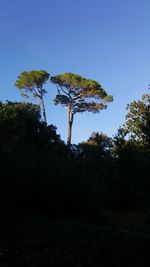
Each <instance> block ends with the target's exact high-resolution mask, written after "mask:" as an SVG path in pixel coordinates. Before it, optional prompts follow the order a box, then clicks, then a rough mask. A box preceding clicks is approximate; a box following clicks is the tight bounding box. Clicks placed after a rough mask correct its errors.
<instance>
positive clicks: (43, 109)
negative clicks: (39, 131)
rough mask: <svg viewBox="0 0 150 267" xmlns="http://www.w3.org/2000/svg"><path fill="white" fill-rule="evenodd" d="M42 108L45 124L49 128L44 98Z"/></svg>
mask: <svg viewBox="0 0 150 267" xmlns="http://www.w3.org/2000/svg"><path fill="white" fill-rule="evenodd" d="M41 107H42V113H43V120H44V124H45V126H47V119H46V111H45V105H44V100H43V96H42V97H41Z"/></svg>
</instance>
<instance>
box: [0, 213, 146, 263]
mask: <svg viewBox="0 0 150 267" xmlns="http://www.w3.org/2000/svg"><path fill="white" fill-rule="evenodd" d="M107 220H108V221H109V222H106V223H102V224H101V223H100V224H88V223H86V222H77V221H69V220H61V221H60V220H59V221H58V220H56V221H52V220H50V219H49V218H46V217H44V216H37V215H32V214H30V215H29V214H27V213H26V214H25V213H23V212H14V211H12V212H11V213H10V212H9V213H8V212H2V214H1V221H0V229H1V231H0V266H1V267H4V266H16V267H23V266H32V267H33V266H37V267H42V266H43V267H45V266H57V267H59V266H76V267H82V266H87V267H88V266H91V267H96V266H101V267H105V266H111V267H112V266H114V267H119V266H121V267H122V266H128V267H130V266H133V267H134V266H138V267H139V266H150V261H149V255H150V230H149V228H148V227H147V226H146V224H145V222H144V214H143V213H142V212H137V213H123V214H120V213H118V214H111V213H109V214H107Z"/></svg>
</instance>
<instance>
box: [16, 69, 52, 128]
mask: <svg viewBox="0 0 150 267" xmlns="http://www.w3.org/2000/svg"><path fill="white" fill-rule="evenodd" d="M49 76H50V75H49V74H48V73H47V72H46V71H45V70H39V71H35V70H32V71H29V72H27V71H24V72H22V73H21V74H20V76H18V80H17V81H16V83H15V86H16V87H17V88H18V89H20V90H21V94H22V96H25V97H26V98H33V99H38V100H39V102H40V105H41V109H42V113H43V119H44V122H45V125H46V124H47V120H46V112H45V105H44V99H43V97H44V95H45V94H46V93H47V91H46V89H45V88H44V85H45V83H46V82H47V81H48V79H49Z"/></svg>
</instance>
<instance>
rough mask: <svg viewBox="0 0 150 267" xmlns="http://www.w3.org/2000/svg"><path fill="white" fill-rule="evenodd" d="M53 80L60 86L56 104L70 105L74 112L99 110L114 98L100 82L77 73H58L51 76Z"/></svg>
mask: <svg viewBox="0 0 150 267" xmlns="http://www.w3.org/2000/svg"><path fill="white" fill-rule="evenodd" d="M51 82H52V83H54V84H56V85H57V86H58V95H57V96H56V98H55V100H54V102H55V104H56V105H57V104H62V105H63V106H66V107H68V106H70V107H71V110H72V113H73V114H75V113H77V112H85V111H92V112H99V111H100V110H101V109H104V108H106V103H107V102H110V101H112V100H113V98H112V96H109V95H107V93H106V91H105V90H104V89H103V88H102V87H101V85H100V84H99V83H98V82H96V81H94V80H89V79H85V78H83V77H81V76H79V75H77V74H73V73H70V72H69V73H64V74H62V75H57V76H54V77H51Z"/></svg>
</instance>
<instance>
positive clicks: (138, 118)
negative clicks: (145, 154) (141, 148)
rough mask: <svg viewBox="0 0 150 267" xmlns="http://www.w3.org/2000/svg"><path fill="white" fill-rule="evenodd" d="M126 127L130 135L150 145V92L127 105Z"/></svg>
mask: <svg viewBox="0 0 150 267" xmlns="http://www.w3.org/2000/svg"><path fill="white" fill-rule="evenodd" d="M127 110H128V114H127V116H126V122H125V128H126V130H127V132H128V133H129V135H130V137H131V138H132V139H134V140H136V141H137V142H138V143H139V144H141V145H148V146H149V145H150V94H146V95H143V96H142V100H139V101H133V102H132V103H130V104H128V106H127Z"/></svg>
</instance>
